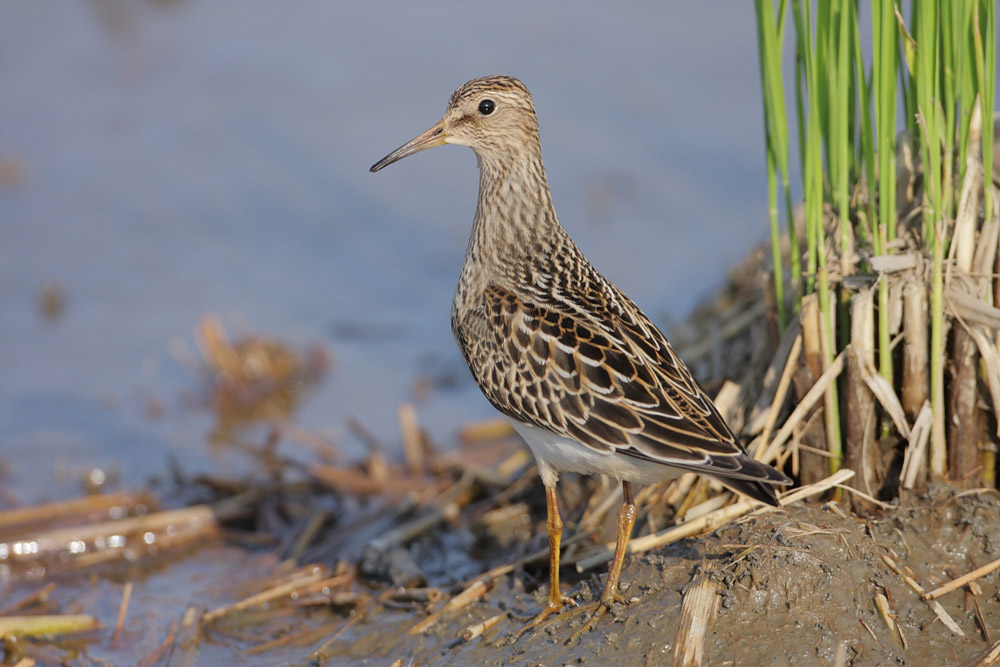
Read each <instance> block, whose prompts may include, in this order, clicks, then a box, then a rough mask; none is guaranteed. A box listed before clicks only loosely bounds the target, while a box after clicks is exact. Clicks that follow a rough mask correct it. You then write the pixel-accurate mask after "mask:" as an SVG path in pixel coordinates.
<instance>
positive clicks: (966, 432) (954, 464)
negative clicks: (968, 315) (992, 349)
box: [948, 327, 984, 487]
mask: <svg viewBox="0 0 1000 667" xmlns="http://www.w3.org/2000/svg"><path fill="white" fill-rule="evenodd" d="M952 332H953V333H952V352H951V363H952V368H953V369H954V370H953V372H952V378H951V386H950V388H949V391H948V415H949V419H948V470H949V472H950V474H951V478H952V480H954V481H955V482H956V483H958V484H962V485H964V486H967V487H976V486H979V485H980V483H981V476H980V472H981V467H980V465H981V460H980V458H981V457H980V440H981V438H982V436H983V431H984V429H983V428H982V426H983V424H982V422H981V421H980V419H979V416H980V414H979V409H978V407H977V403H978V401H979V391H978V387H977V384H978V378H977V376H978V374H979V372H978V371H979V364H978V363H977V356H978V355H977V350H976V342H975V340H974V339H973V337H972V334H971V333H969V331H968V330H967V329H965V328H962V327H954V328H953V330H952Z"/></svg>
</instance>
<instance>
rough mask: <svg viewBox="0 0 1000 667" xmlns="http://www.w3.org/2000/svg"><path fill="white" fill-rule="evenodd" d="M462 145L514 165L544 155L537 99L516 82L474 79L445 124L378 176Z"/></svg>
mask: <svg viewBox="0 0 1000 667" xmlns="http://www.w3.org/2000/svg"><path fill="white" fill-rule="evenodd" d="M442 144H457V145H459V146H468V147H469V148H471V149H472V150H474V151H475V152H476V155H477V156H479V159H480V160H481V161H482V160H485V161H491V160H494V159H501V160H502V159H513V158H514V157H515V156H517V155H518V154H519V153H522V152H524V151H525V150H526V149H528V150H538V120H537V119H536V117H535V105H534V104H533V103H532V101H531V94H530V93H529V92H528V89H527V88H525V86H524V84H523V83H521V82H520V81H518V80H517V79H515V78H513V77H510V76H487V77H483V78H481V79H473V80H472V81H469V82H468V83H466V84H464V85H463V86H461V87H460V88H459V89H458V90H456V91H455V92H454V93H453V94H452V96H451V99H450V100H449V101H448V108H447V109H446V110H445V112H444V117H442V118H441V121H440V122H439V123H438V124H437V125H435V126H434V127H432V128H431V129H429V130H427V131H426V132H424V133H423V134H421V135H419V136H417V137H415V138H413V139H412V140H410V141H408V142H407V143H405V144H403V145H402V146H400V147H399V148H397V149H396V150H394V151H393V152H391V153H389V154H388V155H386V156H385V157H384V158H382V159H381V160H379V161H378V162H377V163H375V164H374V165H373V166H372V168H371V171H373V172H375V171H378V170H379V169H382V168H383V167H386V166H388V165H390V164H392V163H393V162H396V161H398V160H402V159H403V158H404V157H407V156H409V155H413V154H414V153H419V152H420V151H422V150H424V149H427V148H433V147H434V146H441V145H442Z"/></svg>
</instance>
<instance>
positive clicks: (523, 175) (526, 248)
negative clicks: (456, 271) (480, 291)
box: [466, 150, 575, 278]
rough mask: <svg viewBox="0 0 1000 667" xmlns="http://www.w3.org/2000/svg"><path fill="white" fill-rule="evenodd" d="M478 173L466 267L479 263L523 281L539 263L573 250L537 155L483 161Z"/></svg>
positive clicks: (496, 273)
mask: <svg viewBox="0 0 1000 667" xmlns="http://www.w3.org/2000/svg"><path fill="white" fill-rule="evenodd" d="M479 170H480V179H479V202H478V204H477V206H476V219H475V224H474V225H473V229H472V237H471V238H470V240H469V250H468V254H467V255H466V263H467V264H468V263H469V262H475V263H478V264H479V266H480V267H481V268H482V269H485V270H486V271H487V272H488V273H491V274H494V276H495V277H497V278H500V277H502V276H506V277H514V276H524V275H525V270H526V269H530V267H532V266H533V265H535V264H537V263H538V261H539V259H540V258H551V257H552V256H553V255H555V254H558V253H561V252H565V251H567V250H569V249H571V248H575V246H574V245H573V242H572V241H571V240H570V239H569V236H568V235H567V234H566V232H565V230H564V229H563V228H562V225H560V224H559V220H558V219H557V218H556V212H555V209H554V208H553V206H552V197H551V195H550V194H549V185H548V181H547V179H546V177H545V167H544V166H543V164H542V157H541V154H540V152H539V151H530V150H529V151H525V152H524V153H522V154H520V155H516V156H504V159H491V158H490V157H484V156H479ZM537 268H540V267H536V269H537Z"/></svg>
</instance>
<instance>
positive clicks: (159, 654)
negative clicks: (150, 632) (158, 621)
mask: <svg viewBox="0 0 1000 667" xmlns="http://www.w3.org/2000/svg"><path fill="white" fill-rule="evenodd" d="M175 639H177V620H176V619H175V620H173V621H171V622H170V627H169V628H168V629H167V636H166V637H164V638H163V641H162V642H160V645H159V646H157V647H156V648H154V649H153V650H152V651H150V652H149V653H147V654H146V657H144V658H143V659H142V660H140V661H139V662H137V663H136V665H135V667H151V666H152V665H155V664H156V663H158V662H159V661H160V660H161V659H162V658H163V656H164V655H165V654H167V652H169V651H170V650H171V649H172V648H173V646H174V640H175Z"/></svg>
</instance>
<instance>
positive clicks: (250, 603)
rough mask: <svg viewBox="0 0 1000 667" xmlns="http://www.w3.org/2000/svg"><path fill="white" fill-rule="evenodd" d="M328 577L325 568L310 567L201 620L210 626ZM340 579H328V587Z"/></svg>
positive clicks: (217, 609)
mask: <svg viewBox="0 0 1000 667" xmlns="http://www.w3.org/2000/svg"><path fill="white" fill-rule="evenodd" d="M328 575H329V570H328V569H327V568H326V567H324V566H320V565H315V566H312V571H311V572H310V573H308V574H305V575H303V576H299V577H297V578H295V579H293V580H292V581H286V582H285V583H282V584H278V585H277V586H273V587H271V588H269V589H267V590H265V591H261V592H260V593H255V594H254V595H251V596H250V597H246V598H243V599H242V600H239V601H238V602H234V603H233V604H227V605H223V606H221V607H217V608H215V609H213V610H211V611H208V612H205V615H204V616H203V617H202V620H203V622H204V623H206V624H211V623H213V622H215V621H216V620H218V619H220V618H223V617H225V616H228V615H230V614H234V613H236V612H240V611H245V610H247V609H250V608H252V607H256V606H258V605H261V604H264V603H265V602H270V601H271V600H276V599H278V598H282V597H285V596H288V595H291V594H292V593H294V592H296V591H299V590H301V589H303V588H306V587H308V586H309V585H310V584H316V583H317V582H321V581H323V580H324V579H328ZM342 577H343V575H338V576H336V577H333V578H332V579H329V581H330V585H336V584H339V583H341V578H342ZM334 582H335V583H334Z"/></svg>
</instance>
